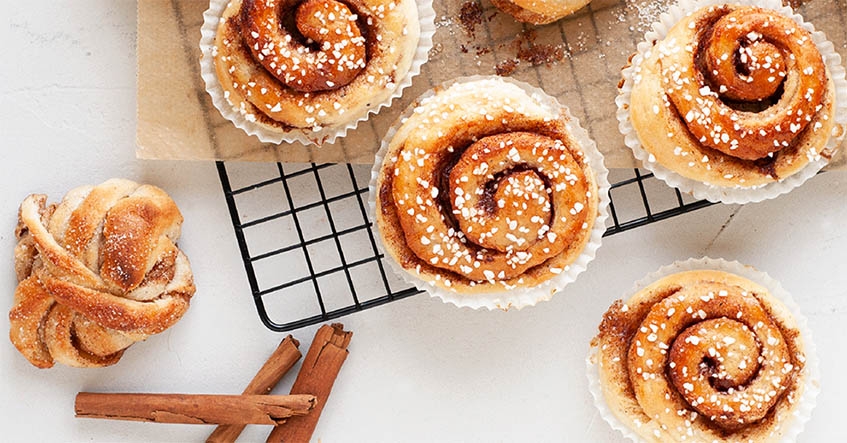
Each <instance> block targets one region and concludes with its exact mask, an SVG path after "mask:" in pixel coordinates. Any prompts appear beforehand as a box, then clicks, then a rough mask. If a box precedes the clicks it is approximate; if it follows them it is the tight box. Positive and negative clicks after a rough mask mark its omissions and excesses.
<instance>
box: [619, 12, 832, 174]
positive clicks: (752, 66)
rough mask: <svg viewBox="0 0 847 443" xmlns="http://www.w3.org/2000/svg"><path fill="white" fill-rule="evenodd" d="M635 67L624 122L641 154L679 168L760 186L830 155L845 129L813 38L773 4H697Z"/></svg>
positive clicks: (690, 172)
mask: <svg viewBox="0 0 847 443" xmlns="http://www.w3.org/2000/svg"><path fill="white" fill-rule="evenodd" d="M634 68H635V69H634V71H633V75H632V92H631V101H630V103H629V116H630V119H631V121H632V126H633V128H634V129H635V131H636V133H637V135H638V139H639V140H640V142H641V145H642V146H643V149H644V150H646V151H647V153H649V154H650V161H655V162H658V163H659V164H660V165H662V166H664V167H666V168H668V169H670V170H672V171H674V172H676V173H678V174H680V175H682V176H683V177H687V178H690V179H694V180H697V181H700V182H705V183H708V184H711V185H716V186H722V187H755V186H761V185H765V184H768V183H771V182H775V181H779V180H782V179H784V178H786V177H788V176H791V175H792V174H795V173H796V172H798V171H799V170H801V169H803V168H804V167H806V166H807V165H808V164H809V163H810V162H820V161H821V160H822V159H823V160H824V161H826V160H828V159H830V158H831V156H832V155H833V154H834V151H835V149H837V144H836V143H834V142H830V139H831V137H833V136H835V137H837V138H840V137H841V136H843V133H844V128H843V127H842V126H841V125H838V124H837V122H836V120H835V118H834V117H835V115H836V114H835V112H836V103H835V99H836V93H835V83H834V81H833V74H832V72H831V71H830V69H829V67H828V66H827V64H826V63H825V61H824V59H823V57H822V55H821V51H820V50H819V48H818V46H817V45H816V43H815V37H814V36H813V34H812V32H810V31H809V30H807V29H806V28H805V27H804V26H803V25H801V24H800V23H798V22H796V21H795V20H794V19H792V18H790V17H787V16H785V15H783V14H782V13H780V12H778V11H775V10H772V9H764V8H759V7H753V6H739V5H732V4H726V5H719V6H708V7H703V8H701V9H698V10H697V11H696V12H694V13H692V14H689V15H687V16H685V17H684V18H682V19H681V20H680V21H679V22H678V23H676V24H675V25H674V26H673V27H672V28H671V29H670V30H669V31H668V33H667V35H666V36H665V37H664V38H663V39H661V40H660V41H657V42H655V43H654V46H653V47H652V48H651V49H650V50H649V51H647V52H646V53H644V54H643V60H641V61H640V63H639V64H637V66H635V67H634ZM841 76H842V77H843V74H842V75H841Z"/></svg>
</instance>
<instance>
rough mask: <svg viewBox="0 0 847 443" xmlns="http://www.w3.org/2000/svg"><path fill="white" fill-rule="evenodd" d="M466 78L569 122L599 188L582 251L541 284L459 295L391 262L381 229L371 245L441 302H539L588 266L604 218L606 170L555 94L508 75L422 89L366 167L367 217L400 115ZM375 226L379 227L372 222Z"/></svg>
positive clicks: (503, 305) (514, 305)
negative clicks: (517, 95)
mask: <svg viewBox="0 0 847 443" xmlns="http://www.w3.org/2000/svg"><path fill="white" fill-rule="evenodd" d="M471 82H489V83H490V84H489V85H485V84H482V85H480V86H481V87H483V89H482V90H483V91H484V90H485V89H484V88H485V87H491V88H497V87H503V86H504V85H511V86H512V87H513V86H517V87H519V88H521V89H522V90H523V91H524V92H526V93H527V95H528V97H529V98H531V99H532V100H534V101H535V102H536V103H537V104H539V105H541V106H543V107H544V108H545V109H546V110H549V111H550V112H551V113H552V115H556V116H564V117H565V118H567V119H568V121H569V126H568V129H569V130H570V133H571V135H572V137H573V138H574V140H575V141H576V142H577V143H578V144H579V145H580V147H581V148H582V150H583V152H584V155H585V158H586V160H587V163H588V165H589V167H590V169H591V170H592V171H593V174H594V177H595V180H596V182H597V191H598V192H599V194H600V195H599V204H598V208H597V218H596V219H595V221H594V226H593V227H592V230H591V235H590V238H589V239H588V242H587V243H586V245H585V248H584V249H583V250H582V253H581V254H580V255H579V256H578V257H577V258H576V259H575V260H574V262H573V263H571V264H570V265H569V266H567V267H566V268H565V269H564V270H563V271H562V272H561V273H560V274H557V275H554V276H553V277H552V278H550V279H549V280H546V281H544V282H542V283H541V284H539V285H536V286H533V287H518V288H513V289H506V288H502V289H499V290H496V291H490V292H476V293H471V294H465V293H459V292H455V291H451V290H448V289H445V288H443V287H441V286H438V285H436V284H435V282H433V281H429V280H425V279H423V278H421V277H420V276H419V275H417V274H415V273H412V272H410V271H409V270H406V269H404V268H403V267H402V266H401V265H400V264H399V263H397V262H396V261H395V260H394V259H393V257H392V256H391V254H389V253H386V248H385V247H384V245H383V242H382V233H381V231H379V235H376V236H375V237H376V239H377V243H378V245H379V248H380V250H381V251H382V252H383V253H385V257H386V262H388V263H389V266H390V267H391V268H392V269H393V270H394V272H395V273H396V274H397V275H399V276H400V277H401V278H403V279H404V280H405V281H406V282H407V283H409V284H411V285H414V286H415V287H416V288H418V289H420V290H423V291H426V292H428V293H429V294H430V295H431V296H432V297H437V298H440V299H441V300H442V301H444V302H445V303H452V304H454V305H456V306H458V307H469V308H472V309H480V308H487V309H489V310H494V309H498V310H504V311H506V310H509V309H521V308H524V307H527V306H534V305H535V304H537V303H538V302H540V301H546V300H549V299H550V298H552V296H553V295H554V294H555V293H557V292H559V291H561V290H562V289H563V288H564V287H565V286H567V285H568V284H569V283H571V282H573V281H575V280H576V278H577V276H578V275H579V274H581V273H582V272H583V271H584V270H585V269H586V268H587V266H588V263H589V262H591V260H593V259H594V256H595V254H596V252H597V249H598V248H599V247H600V244H601V240H602V237H603V233H604V232H605V230H606V219H607V218H608V206H609V188H610V185H609V180H608V175H609V171H608V170H607V169H606V167H605V166H604V164H603V155H602V154H601V153H600V151H599V150H598V149H597V145H596V144H595V143H594V141H593V140H592V139H591V138H590V137H589V135H588V132H587V131H586V130H585V129H583V128H582V127H581V126H580V125H579V120H577V119H576V118H575V117H573V116H572V115H571V113H570V111H569V110H568V108H567V107H565V106H563V105H561V104H560V103H559V102H558V101H557V100H556V99H555V98H553V97H551V96H549V95H547V94H546V93H545V92H544V91H542V90H541V89H539V88H536V87H534V86H531V85H529V84H527V83H523V82H520V81H517V80H513V79H511V78H503V77H495V76H479V75H477V76H469V77H462V78H459V79H456V80H454V81H451V82H448V83H445V84H443V85H440V86H437V87H435V88H433V89H431V90H429V91H428V92H426V93H424V94H423V95H421V97H419V98H418V99H417V100H416V101H415V102H414V103H412V104H411V105H410V106H409V107H408V108H407V109H406V110H405V111H404V112H403V114H401V116H400V117H399V118H398V119H397V121H395V123H394V124H393V125H392V126H391V128H390V129H389V130H388V132H387V133H386V134H385V137H384V138H383V140H382V144H381V146H380V150H379V152H377V154H376V159H375V161H374V167H373V169H372V170H371V181H370V185H369V187H368V190H369V195H368V208H369V215H370V218H371V220H376V192H377V179H378V176H379V171H380V169H381V167H382V163H383V160H384V158H385V155H386V153H387V151H388V148H389V144H390V142H391V140H392V138H393V137H394V134H395V133H396V132H397V130H398V129H399V128H400V127H401V126H402V124H403V123H405V121H406V119H407V118H408V117H409V116H410V115H412V113H413V112H414V111H415V108H417V106H418V105H419V104H420V103H421V102H422V101H423V100H425V99H427V98H429V97H432V96H433V95H435V94H436V93H437V92H438V91H442V90H444V89H447V88H449V87H451V86H453V85H456V84H463V83H471ZM377 229H378V230H379V229H381V228H380V226H379V225H378V224H377Z"/></svg>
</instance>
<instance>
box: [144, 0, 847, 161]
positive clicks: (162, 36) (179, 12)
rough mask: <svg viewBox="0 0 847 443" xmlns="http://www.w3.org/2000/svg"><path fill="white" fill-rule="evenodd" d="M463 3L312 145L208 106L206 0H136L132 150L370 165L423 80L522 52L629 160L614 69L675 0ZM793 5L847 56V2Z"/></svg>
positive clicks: (541, 79) (617, 154)
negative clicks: (538, 16) (429, 40)
mask: <svg viewBox="0 0 847 443" xmlns="http://www.w3.org/2000/svg"><path fill="white" fill-rule="evenodd" d="M465 3H466V1H465V0H435V1H434V8H435V11H436V26H437V28H438V31H437V32H436V34H435V39H434V40H435V41H434V44H435V47H434V48H433V50H432V52H431V56H430V60H429V62H428V63H426V64H425V65H424V67H423V71H422V73H421V75H419V76H418V77H416V78H415V80H414V83H413V85H412V86H411V87H410V88H408V89H406V91H405V92H404V94H403V98H402V99H401V100H395V101H394V103H393V105H392V107H391V108H389V109H383V110H382V112H380V113H379V114H378V115H376V116H371V118H370V119H369V120H368V121H366V122H361V123H360V124H359V126H358V128H357V129H356V130H352V131H350V132H349V133H348V135H347V137H345V138H343V139H342V140H341V141H340V142H337V143H335V144H331V145H330V144H324V145H323V146H322V147H320V148H318V147H314V146H311V147H306V146H303V145H300V144H283V145H266V144H263V143H261V142H259V141H258V139H256V138H255V137H251V136H248V135H246V134H245V133H244V132H243V131H241V130H240V129H238V128H236V127H235V126H233V125H232V123H230V122H229V121H228V120H226V119H224V118H223V117H221V115H220V113H219V112H218V111H217V109H215V107H214V106H212V102H211V100H210V99H209V96H208V94H207V93H206V91H205V89H204V86H203V80H202V79H201V78H200V67H199V57H200V49H199V42H200V26H201V25H202V23H203V11H205V10H206V8H207V7H208V1H204V0H140V1H139V2H138V48H137V51H138V52H137V53H138V84H137V94H138V100H137V106H138V110H137V111H138V112H137V113H138V115H137V124H138V126H137V133H136V134H137V149H136V155H137V156H138V157H139V158H143V159H178V160H240V161H280V162H311V161H314V162H347V163H372V162H373V157H374V153H375V152H376V151H377V150H378V149H379V142H380V140H381V139H382V136H383V134H385V131H387V129H388V127H389V126H390V125H391V123H392V122H393V121H394V119H395V118H396V117H397V115H399V114H400V113H401V112H402V111H403V109H405V108H406V106H408V105H409V104H410V103H411V102H412V101H413V100H414V99H415V98H416V97H418V96H419V95H420V94H422V93H423V92H425V91H426V90H428V89H429V88H430V87H432V85H437V84H439V83H442V82H445V81H447V80H450V79H453V78H455V77H459V76H463V75H473V74H482V75H491V74H495V72H496V67H497V66H498V65H499V66H500V68H501V69H502V68H503V67H506V66H507V65H508V61H509V60H514V59H516V58H522V60H521V61H520V62H519V63H518V64H517V65H516V68H515V70H514V71H513V72H512V73H511V76H512V77H513V78H515V79H517V80H521V81H525V82H527V83H530V84H532V85H535V86H538V87H541V88H542V89H544V90H545V91H546V92H547V93H548V94H551V95H553V96H555V97H556V98H558V99H559V101H560V102H561V103H563V104H565V105H566V106H568V107H569V108H570V110H571V113H572V114H573V115H574V116H575V117H577V118H579V120H580V122H581V124H582V126H583V127H584V128H586V129H587V130H588V132H589V134H590V135H591V136H592V138H594V140H595V141H596V142H597V145H598V147H599V148H600V150H601V151H602V153H603V155H604V156H605V159H606V166H607V167H610V168H628V167H632V166H635V161H634V160H633V158H632V154H631V153H630V151H629V149H627V148H626V146H625V145H624V143H623V137H622V136H621V135H620V133H619V132H618V128H617V124H618V122H617V119H616V118H615V111H616V109H617V108H616V106H615V102H614V100H615V97H616V95H617V84H618V81H619V80H620V69H621V67H623V66H624V65H625V64H626V61H627V59H628V58H629V56H630V55H631V54H632V53H633V52H634V51H635V46H636V45H637V44H638V42H640V41H642V40H643V37H644V32H645V31H647V29H648V28H649V26H650V25H651V24H652V23H653V22H654V21H655V20H656V18H657V17H658V15H659V13H660V12H662V11H663V10H664V9H665V8H666V6H667V5H668V4H670V3H672V0H659V1H650V0H594V1H593V2H592V3H591V4H590V5H589V6H588V7H586V8H585V9H583V10H581V11H579V12H578V13H577V14H575V15H573V16H571V17H568V18H565V19H563V20H561V21H559V22H556V23H553V24H550V25H546V26H540V27H535V26H528V25H523V24H520V23H518V22H516V21H515V20H514V19H512V17H511V16H509V15H507V14H504V13H501V12H499V11H498V10H497V9H496V8H494V7H493V6H492V5H491V3H490V2H489V1H488V0H482V1H481V3H479V5H480V6H481V8H482V16H481V18H480V21H481V23H478V24H476V25H475V26H473V31H474V32H473V33H472V34H471V33H470V32H468V31H469V30H470V28H471V27H470V26H467V25H462V23H461V20H460V19H459V16H460V12H461V8H462V6H463V4H465ZM798 10H799V12H800V13H801V14H802V15H803V16H804V17H805V18H806V19H807V20H808V21H810V22H812V23H813V24H814V25H815V27H816V29H818V30H822V31H824V32H825V33H826V35H827V37H828V38H829V40H830V41H832V43H833V44H834V45H835V49H836V51H837V52H838V53H839V54H841V56H842V58H844V57H845V56H847V0H809V1H807V2H805V3H804V4H802V5H800V6H799V7H798ZM532 48H534V49H532ZM545 53H546V54H547V56H539V55H537V54H545ZM533 54H536V55H535V57H534V58H535V59H536V60H535V62H536V63H538V64H537V65H536V66H533V60H531V58H532V57H531V56H532V55H533ZM520 55H523V57H519V56H520ZM539 59H542V60H539ZM547 61H550V63H546V62H547ZM845 151H847V149H845V147H844V146H843V145H842V148H841V150H840V152H839V155H838V156H837V157H836V158H835V159H834V160H833V162H832V163H830V166H829V169H847V152H845Z"/></svg>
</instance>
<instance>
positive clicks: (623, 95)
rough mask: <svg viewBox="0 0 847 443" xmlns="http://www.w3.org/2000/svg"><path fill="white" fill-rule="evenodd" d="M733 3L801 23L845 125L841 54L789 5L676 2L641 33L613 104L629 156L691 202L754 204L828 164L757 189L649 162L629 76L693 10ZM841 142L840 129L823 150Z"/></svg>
mask: <svg viewBox="0 0 847 443" xmlns="http://www.w3.org/2000/svg"><path fill="white" fill-rule="evenodd" d="M727 3H731V4H736V5H748V6H758V7H760V8H767V9H773V10H775V11H777V12H779V13H780V14H782V15H785V16H787V17H790V18H792V19H793V20H794V21H796V22H797V23H799V24H800V25H801V26H802V27H803V28H805V29H806V30H808V31H810V32H811V33H812V38H813V40H814V41H815V44H816V45H817V47H818V49H819V50H820V52H821V55H822V56H823V60H824V63H826V66H827V68H828V69H829V72H830V75H831V76H832V80H833V83H834V84H835V122H836V129H837V128H838V126H840V127H841V128H845V127H847V80H845V71H844V67H843V66H842V65H841V56H840V55H839V54H838V53H837V52H835V47H834V46H833V45H832V42H830V41H829V40H827V38H826V35H824V33H823V32H820V31H815V27H814V26H813V25H812V24H811V23H807V22H806V21H805V20H804V19H803V17H802V16H801V15H800V14H797V13H795V12H794V11H793V10H792V9H791V8H790V7H788V6H783V5H782V2H781V0H732V1H726V0H680V1H679V2H678V3H677V4H674V5H671V6H670V7H669V8H668V11H667V12H665V13H663V14H662V15H660V16H659V19H658V21H657V22H656V23H653V26H652V30H650V31H648V32H647V33H646V34H645V38H644V41H642V42H641V43H639V44H638V47H637V51H636V55H635V57H633V59H632V63H631V64H630V66H629V67H627V68H625V69H624V70H623V71H622V75H623V78H624V84H623V86H622V87H621V89H620V92H619V94H618V97H617V98H616V99H615V103H616V104H617V105H618V111H617V118H618V122H619V123H618V127H619V129H620V131H621V133H622V134H623V135H624V142H625V143H626V145H627V146H628V147H629V148H630V149H632V153H633V155H634V156H635V158H637V159H638V160H639V161H640V162H641V164H642V165H643V166H644V168H646V169H648V170H650V171H651V172H652V173H653V175H655V176H656V178H658V179H660V180H662V181H664V182H665V183H667V184H668V185H670V186H672V187H674V188H678V189H679V190H680V191H682V192H686V193H690V194H692V195H693V196H694V197H695V198H698V199H705V200H709V201H711V202H716V203H717V202H722V203H755V202H760V201H763V200H768V199H771V198H775V197H778V196H780V195H782V194H785V193H787V192H789V191H791V190H792V189H794V188H796V187H798V186H800V185H802V184H803V183H804V182H805V181H806V180H808V179H809V178H811V177H812V176H814V175H815V174H817V173H818V172H819V171H820V170H821V168H823V167H824V166H826V164H827V163H828V160H826V159H823V158H821V159H818V160H816V161H812V162H809V164H807V165H806V167H804V168H803V169H801V170H800V171H797V173H795V174H792V175H790V176H788V177H786V178H784V179H782V180H779V181H776V182H772V183H768V184H766V185H762V186H757V187H740V186H739V187H721V186H715V185H711V184H708V183H704V182H701V181H698V180H693V179H690V178H688V177H684V176H682V175H680V174H679V173H677V172H674V171H672V170H670V169H668V168H666V167H664V166H662V165H661V164H659V163H658V162H656V161H651V158H650V153H649V152H647V150H645V149H644V147H643V146H642V145H641V141H640V140H639V138H638V134H637V133H636V131H635V129H634V128H633V126H632V121H631V120H630V116H629V108H630V106H629V105H630V98H631V95H632V87H633V75H634V73H635V71H636V69H637V67H638V66H639V65H640V64H641V62H642V61H643V60H644V58H645V54H646V53H647V52H648V51H649V50H650V49H651V48H652V47H653V43H654V42H656V41H659V40H662V39H664V38H665V36H667V35H668V32H669V31H670V29H671V28H672V27H673V26H674V25H675V24H676V23H677V22H679V21H680V20H681V19H682V18H683V17H685V16H686V15H689V14H691V13H693V12H694V11H696V10H698V9H700V8H703V7H706V6H711V5H722V4H727ZM843 139H844V130H843V129H841V134H840V135H839V136H837V137H836V136H831V137H830V138H829V141H828V142H827V144H826V147H825V149H827V150H830V151H831V152H833V154H834V153H835V152H836V151H837V150H838V147H839V145H840V144H841V141H842V140H843Z"/></svg>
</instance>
